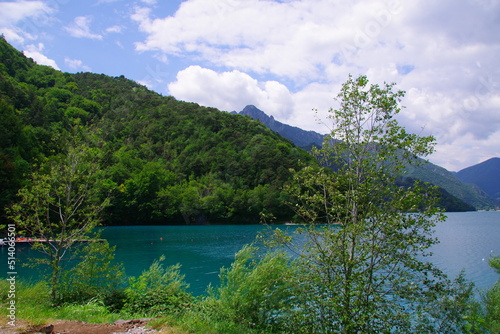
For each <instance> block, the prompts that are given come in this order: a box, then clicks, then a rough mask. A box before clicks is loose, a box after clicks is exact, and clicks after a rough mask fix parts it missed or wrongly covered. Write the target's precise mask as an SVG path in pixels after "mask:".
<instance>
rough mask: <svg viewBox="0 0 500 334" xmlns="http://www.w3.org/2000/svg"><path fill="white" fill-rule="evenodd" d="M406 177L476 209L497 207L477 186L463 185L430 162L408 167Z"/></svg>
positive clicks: (493, 200)
mask: <svg viewBox="0 0 500 334" xmlns="http://www.w3.org/2000/svg"><path fill="white" fill-rule="evenodd" d="M406 176H408V177H411V178H415V179H419V180H422V181H425V182H429V183H431V184H434V185H436V186H439V187H441V188H443V189H445V190H446V191H447V192H448V193H450V194H451V195H453V196H455V197H456V198H459V199H460V200H462V201H464V202H466V203H468V204H470V205H472V206H473V207H475V208H476V209H489V208H494V207H496V206H498V202H497V201H496V200H495V199H494V198H492V197H491V196H489V195H488V194H487V193H486V192H484V191H483V190H482V189H481V188H479V187H478V186H477V185H474V184H469V183H465V182H463V181H462V180H460V179H459V178H458V177H457V176H456V175H455V173H452V172H450V171H448V170H447V169H445V168H443V167H440V166H438V165H435V164H433V163H431V162H427V163H426V164H423V165H421V166H417V167H413V166H412V167H408V168H407V170H406Z"/></svg>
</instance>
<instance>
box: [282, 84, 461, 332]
mask: <svg viewBox="0 0 500 334" xmlns="http://www.w3.org/2000/svg"><path fill="white" fill-rule="evenodd" d="M393 86H394V84H384V85H383V86H379V85H368V79H367V78H366V77H365V76H360V77H358V78H356V79H354V78H353V77H352V76H350V77H349V79H348V81H347V82H346V83H345V84H344V85H343V86H342V89H341V91H340V93H339V95H338V97H337V101H338V102H339V104H340V107H339V109H336V110H334V109H330V111H329V112H330V116H329V119H331V120H332V124H333V128H332V130H331V133H330V135H329V136H328V137H327V139H326V140H325V143H324V146H323V148H321V149H320V150H316V154H317V157H318V159H319V160H320V162H321V164H322V166H323V167H310V166H309V167H305V168H303V169H302V170H299V171H295V172H294V182H293V184H291V185H290V186H289V187H288V191H289V193H290V194H291V195H292V196H293V201H292V205H293V207H294V209H295V211H296V213H297V215H298V216H299V217H300V219H301V221H302V222H304V223H306V224H310V225H309V227H305V228H302V229H299V230H298V231H299V232H298V233H299V234H301V236H300V239H299V240H300V241H299V242H297V241H294V243H295V244H296V245H297V244H299V245H301V249H299V250H298V262H299V264H300V265H299V268H300V275H299V278H298V279H297V281H298V282H300V284H298V285H297V288H298V291H299V292H298V293H297V295H298V296H299V297H298V298H297V300H298V301H300V302H299V304H298V305H299V306H298V307H297V308H296V309H297V314H296V316H295V317H296V321H297V322H298V325H297V328H302V329H303V331H304V332H321V333H393V332H415V331H419V330H421V331H422V332H426V331H429V332H434V333H439V332H450V333H451V332H454V330H456V329H457V328H460V326H461V324H462V320H461V318H460V315H456V316H453V314H455V313H457V312H455V313H453V314H452V313H447V314H435V313H432V312H430V310H431V309H432V308H433V307H434V306H435V305H437V304H438V303H440V302H442V301H443V300H445V299H446V300H449V296H450V295H451V294H453V293H454V291H457V289H456V288H455V287H454V286H452V284H451V282H450V281H449V280H448V279H447V278H446V276H445V275H444V274H443V273H442V272H441V271H440V270H438V269H437V268H436V267H435V266H434V265H432V264H431V263H429V262H426V261H425V257H426V256H428V255H429V252H428V249H429V247H430V246H432V245H433V244H435V243H436V242H437V241H436V240H435V239H434V238H433V237H432V229H433V227H434V225H435V224H436V223H437V222H440V221H442V220H443V219H444V216H443V214H442V213H441V212H440V210H439V209H437V208H436V205H435V204H436V201H437V196H436V194H435V192H434V191H433V187H430V186H429V185H424V184H420V183H417V182H416V183H415V184H413V185H412V186H410V187H399V186H398V185H397V183H396V180H397V178H398V177H399V176H401V175H402V173H403V170H404V168H405V167H406V166H407V164H415V163H418V161H419V160H417V159H416V157H417V156H426V155H428V154H430V153H431V152H432V151H433V145H434V142H433V140H434V139H433V137H420V136H418V135H415V134H410V133H408V132H406V131H405V129H404V128H403V127H401V126H400V125H399V124H398V122H397V120H396V119H395V118H394V116H395V115H396V114H398V113H399V112H400V110H401V108H400V106H399V103H400V100H401V98H402V97H403V95H404V92H402V91H393ZM281 240H282V241H284V242H287V243H288V242H289V241H290V239H289V238H287V237H286V236H283V235H282V236H281ZM462 290H464V289H462ZM465 290H466V289H465ZM467 291H469V290H467ZM467 293H469V294H470V292H467ZM468 296H469V295H466V296H465V297H464V298H468ZM419 326H420V327H419ZM431 327H432V328H431Z"/></svg>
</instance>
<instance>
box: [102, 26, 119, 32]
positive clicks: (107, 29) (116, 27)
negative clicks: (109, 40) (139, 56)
mask: <svg viewBox="0 0 500 334" xmlns="http://www.w3.org/2000/svg"><path fill="white" fill-rule="evenodd" d="M122 30H123V26H112V27H109V28H106V32H107V33H121V32H122Z"/></svg>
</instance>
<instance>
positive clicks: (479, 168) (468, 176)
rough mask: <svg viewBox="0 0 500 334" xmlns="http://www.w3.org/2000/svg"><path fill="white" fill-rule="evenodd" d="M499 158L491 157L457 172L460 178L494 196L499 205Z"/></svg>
mask: <svg viewBox="0 0 500 334" xmlns="http://www.w3.org/2000/svg"><path fill="white" fill-rule="evenodd" d="M499 175H500V158H491V159H488V160H486V161H483V162H481V163H479V164H477V165H474V166H470V167H468V168H465V169H462V170H461V171H459V172H458V173H457V176H458V178H459V179H460V180H462V181H463V182H467V183H472V184H474V185H477V186H478V187H480V188H481V189H483V190H484V191H485V192H486V193H487V194H488V195H490V196H491V197H493V198H496V199H497V200H499V201H498V205H500V178H499V177H498V176H499Z"/></svg>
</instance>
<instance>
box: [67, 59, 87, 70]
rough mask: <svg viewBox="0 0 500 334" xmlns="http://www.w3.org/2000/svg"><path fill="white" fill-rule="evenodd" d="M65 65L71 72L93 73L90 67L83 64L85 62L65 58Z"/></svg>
mask: <svg viewBox="0 0 500 334" xmlns="http://www.w3.org/2000/svg"><path fill="white" fill-rule="evenodd" d="M64 63H65V64H66V66H68V67H69V68H70V69H71V70H80V71H85V72H90V71H92V69H91V68H90V67H88V66H87V65H85V64H83V61H81V60H80V59H71V58H64Z"/></svg>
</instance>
